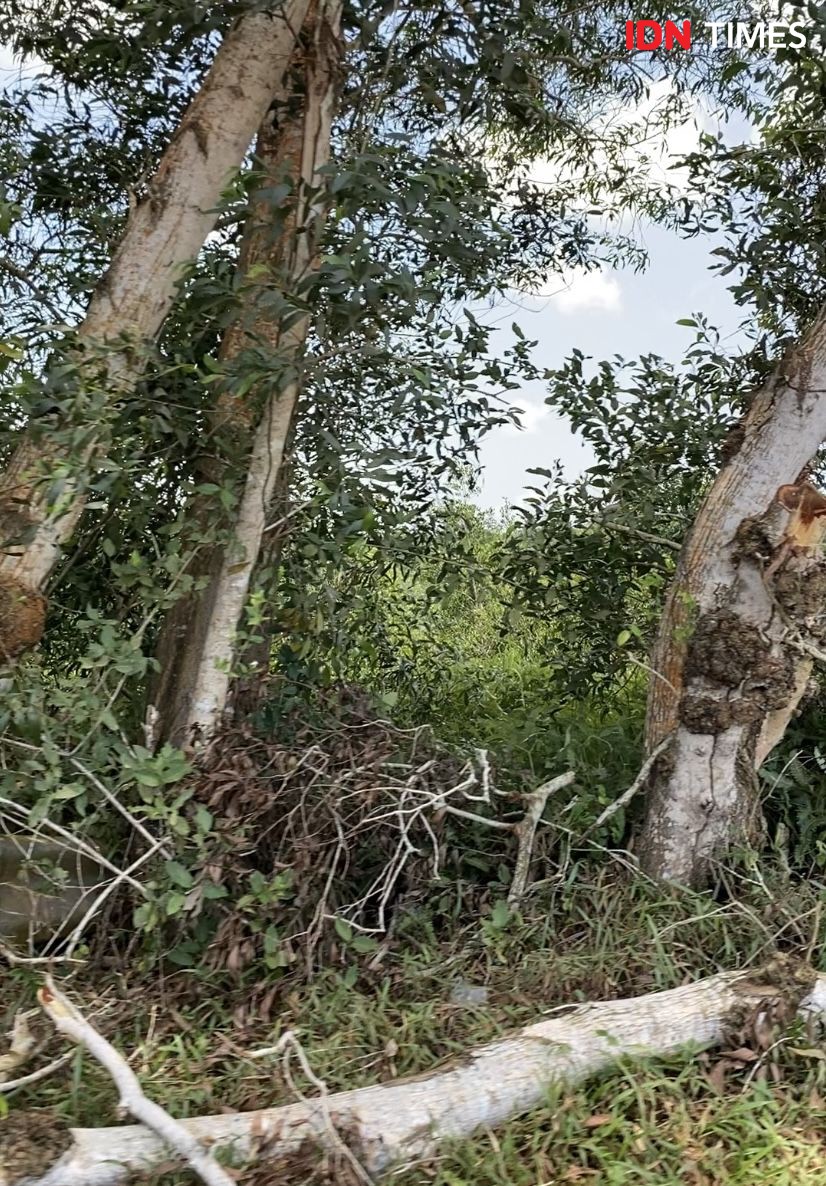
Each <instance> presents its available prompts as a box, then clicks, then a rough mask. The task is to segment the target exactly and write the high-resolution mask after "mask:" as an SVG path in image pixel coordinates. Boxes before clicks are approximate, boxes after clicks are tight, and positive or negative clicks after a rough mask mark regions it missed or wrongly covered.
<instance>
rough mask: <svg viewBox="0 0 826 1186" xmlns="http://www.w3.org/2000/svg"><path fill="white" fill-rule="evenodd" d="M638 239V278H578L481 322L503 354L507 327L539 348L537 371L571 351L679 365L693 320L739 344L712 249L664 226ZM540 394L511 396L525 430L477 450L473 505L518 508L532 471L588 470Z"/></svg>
mask: <svg viewBox="0 0 826 1186" xmlns="http://www.w3.org/2000/svg"><path fill="white" fill-rule="evenodd" d="M641 238H642V241H643V243H644V244H645V246H646V248H647V250H648V252H649V261H650V262H649V265H648V267H647V269H646V270H645V271H644V272H637V273H635V272H633V271H630V270H626V271H610V270H606V271H603V272H598V273H594V274H592V275H590V276H588V277H583V276H577V277H575V278H574V279H573V282H572V283H571V284H570V286H569V287H568V288H565V287H564V286H563V282H562V280H561V279H560V281H559V291H558V294H557V295H556V296H548V297H530V296H523V295H520V294H515V295H514V300H513V302H512V304H510V306H507V305H505V304H502V305H501V306H499V307H498V308H497V309H496V310H495V311H491V313H490V314H489V316H488V317H487V318H484V320H486V321H487V322H488V323H491V322H494V321H496V322H498V321H499V319H500V318H501V319H502V322H501V323H502V329H501V331H500V333H501V337H500V338H499V342H500V344H501V346H502V347H503V348H504V347H505V346H506V345H507V344H508V343H509V342H510V341H511V340H512V333H511V330H510V325H511V322H513V321H516V322H517V324H518V325H520V326H521V328H522V330H523V331H524V333H525V334H526V336H527V337H529V338H530V339H531V340H533V341H537V342H538V343H539V345H538V347H537V349H536V352H535V358H536V361H537V363H538V364H539V365H540V366H543V367H545V366H547V367H554V366H558V365H559V364H560V363H561V362H562V361H563V359H565V358H566V357H567V356H568V355H569V354H570V352H571V351H572V350H573V349H574V348H578V349H580V350H582V351H583V352H584V353H585V354H589V355H591V356H593V357H594V358H596V359H600V358H607V357H610V356H611V355H613V354H622V355H623V356H624V357H626V358H634V357H637V356H638V355H640V354H644V353H657V354H661V355H662V356H663V357H664V358H665V359H668V360H673V361H675V362H676V361H678V360H679V359H680V358H681V357H682V355H683V352H684V350H685V348H686V347H687V346H688V345H689V344H690V342H691V341H692V339H693V336H694V331H693V330H691V329H690V328H687V327H686V326H681V325H677V324H676V322H677V321H678V320H679V319H680V318H685V317H689V316H690V315H691V314H692V313H696V312H702V313H704V314H705V315H706V316H707V317H708V319H709V321H710V322H711V324H712V325H714V326H716V327H717V328H718V329H719V330H720V331H721V332H722V333H723V334H724V335H726V334H731V335H736V330H737V326H738V324H739V322H740V319H741V318H742V310H741V309H738V307H737V306H736V305H735V303H734V301H733V299H732V297H731V296H730V294H729V292H728V291H727V288H726V279H725V278H723V277H720V276H716V275H713V274H712V273H711V272H710V271H709V268H710V265H711V263H712V260H713V257H712V255H711V251H712V249H713V247H714V243H713V242H712V241H711V240H710V239H703V238H695V239H688V240H686V239H680V238H679V237H677V236H676V235H675V234H673V232H670V231H666V230H664V229H662V228H660V227H649V228H647V229H646V228H643V230H642V232H641ZM552 287H553V286H552V285H549V287H548V291H551V290H552ZM544 394H545V393H544V391H543V387H542V384H541V383H539V384H535V385H533V386H528V387H526V388H525V389H524V391H523V392H522V393H520V394H514V396H513V397H512V399H513V404H514V405H515V406H517V407H521V408H523V409H524V410H525V416H524V417H523V421H524V428H523V429H522V430H519V429H516V428H512V427H504V428H500V429H496V430H494V431H493V432H492V433H491V434H490V435H489V436H488V438H487V439H486V441H485V442H484V443H483V446H482V450H481V461H482V465H483V474H482V484H481V488H480V490H479V491H478V493H477V494H476V495H475V496H474V501H475V502H477V503H479V504H481V505H482V506H487V507H501V506H503V505H504V504H506V503H517V502H519V501H520V500H521V497H522V492H523V488H524V486H525V484H526V483H531V482H535V481H536V479H535V478H532V477H531V475H529V474H527V473H526V471H527V470H528V469H529V468H530V467H532V466H539V467H542V468H546V469H547V468H550V464H551V463H552V462H553V461H557V460H559V461H561V462H562V464H563V466H564V468H565V472H566V474H567V476H569V477H573V476H575V475H576V474H578V473H579V472H581V470H582V469H583V468H584V467H585V466H586V465H587V464H588V460H589V457H590V454H589V451H588V449H587V447H586V446H585V445H584V444H583V443H582V442H581V441H579V440H578V439H577V438H576V437H575V436H574V435H573V434H572V432H571V430H570V428H569V426H568V424H567V422H566V421H565V420H564V419H563V418H561V417H560V416H558V415H557V414H556V413H555V412H553V411H552V410H551V409H550V408H548V407H547V406H546V405H545V404H544Z"/></svg>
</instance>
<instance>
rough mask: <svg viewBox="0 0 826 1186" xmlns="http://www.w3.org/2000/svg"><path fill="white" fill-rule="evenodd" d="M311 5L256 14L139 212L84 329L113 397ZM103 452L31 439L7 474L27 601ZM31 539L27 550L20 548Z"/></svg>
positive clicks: (15, 572)
mask: <svg viewBox="0 0 826 1186" xmlns="http://www.w3.org/2000/svg"><path fill="white" fill-rule="evenodd" d="M308 7H309V0H285V3H284V6H283V8H279V9H278V11H276V12H274V13H271V14H267V13H261V12H258V13H252V14H250V15H249V16H246V17H244V18H243V19H242V20H241V21H239V23H238V24H237V26H236V27H235V28H234V29H233V30H232V31H231V32H230V33H228V34H227V37H226V38H225V40H224V42H223V43H222V45H221V47H220V49H219V50H218V53H217V54H216V57H215V61H214V62H213V65H212V67H211V69H210V71H209V73H208V74H207V76H206V78H205V80H204V83H203V86H202V87H201V89H200V91H199V92H198V94H197V95H196V97H195V99H194V100H193V102H192V103H191V104H190V106H189V108H188V110H187V111H186V113H185V115H184V117H183V119H182V121H181V124H180V126H179V128H178V130H177V132H176V134H175V136H174V138H173V140H172V141H171V143H170V145H169V147H168V148H167V150H166V152H165V154H164V156H163V159H162V161H161V163H160V166H159V168H158V171H157V173H156V174H155V176H154V177H153V178H152V180H151V181H150V182H149V184H148V187H147V189H148V193H147V196H146V197H145V198H144V199H143V200H142V201H141V202H140V203H139V204H138V205H137V206H136V207H135V209H134V210H133V211H132V214H131V216H130V218H129V221H128V224H127V227H126V232H125V234H124V237H123V239H122V241H121V243H120V246H119V247H118V249H117V251H116V252H115V255H114V257H113V259H112V263H111V266H110V267H109V270H108V271H107V273H106V275H105V276H104V277H103V279H102V280H101V281H100V283H99V285H98V287H97V289H96V290H95V293H94V295H93V297H92V300H91V302H90V304H89V310H88V313H87V315H86V317H85V319H84V321H83V324H82V325H81V326H80V328H79V330H78V337H79V339H80V342H81V344H82V345H83V346H84V347H85V349H84V358H85V359H86V360H87V361H86V362H84V363H83V366H84V367H87V368H88V374H89V378H90V382H93V383H96V384H97V383H101V382H102V383H103V384H104V385H105V388H106V389H108V390H110V391H111V394H112V398H113V399H114V398H116V397H117V396H119V395H120V394H122V392H123V390H124V389H125V388H128V386H129V385H130V383H132V382H133V381H134V380H135V379H136V378H137V376H138V375H139V373H140V370H141V365H142V363H141V356H142V351H141V348H140V346H141V343H142V342H145V341H147V340H149V339H151V338H152V337H154V335H155V334H157V332H158V330H159V329H160V327H161V325H162V323H163V321H164V319H165V317H166V315H167V313H168V312H169V309H170V308H171V306H172V303H173V300H174V296H175V292H176V286H177V285H178V283H179V281H180V280H181V279H182V276H183V274H184V268H185V265H186V264H187V263H188V262H189V261H191V260H192V259H194V258H195V256H197V254H198V252H199V250H200V249H201V247H202V245H203V243H204V240H205V239H206V237H207V235H208V234H209V232H210V230H211V229H212V228H213V226H214V225H215V220H216V217H217V210H216V207H217V205H218V202H219V199H220V196H221V192H222V190H223V188H224V186H225V185H226V184H227V182H228V181H229V180H230V179H231V178H232V176H233V174H234V173H236V172H237V170H238V168H239V167H240V166H241V164H242V163H243V159H244V155H245V153H246V152H247V150H248V148H249V145H250V143H251V141H252V138H253V136H254V135H255V131H256V128H257V127H258V125H259V124H260V122H261V119H262V118H263V115H264V112H265V111H266V110H267V107H268V105H269V104H270V102H271V100H272V97H273V94H274V93H275V91H276V89H277V87H278V85H279V84H280V82H281V79H282V76H283V74H284V71H285V70H286V68H287V65H288V63H289V61H290V56H291V54H292V50H293V45H294V41H295V31H296V30H297V29H299V28H300V27H301V24H302V22H303V20H304V17H305V15H306V11H307V8H308ZM124 343H126V345H124ZM93 452H94V442H92V443H90V445H89V446H88V447H87V449H86V451H85V455H84V456H83V457H81V458H80V459H79V464H78V459H74V461H72V462H70V461H66V459H64V458H62V457H60V456H59V455H58V454H57V451H56V449H55V447H54V446H53V445H52V446H50V445H49V443H48V441H43V440H39V439H37V438H35V437H31V436H27V437H26V438H24V440H23V441H22V443H21V444H20V446H19V447H18V449H17V451H16V453H15V454H14V456H13V457H12V459H11V461H10V462H9V465H8V466H7V468H6V470H5V472H4V473H3V475H2V476H0V548H2V552H0V575H3V576H4V577H5V578H7V580H8V581H14V582H17V583H18V584H19V586H20V590H21V595H27V596H29V597H30V596H31V594H32V592H33V591H34V590H36V589H38V588H39V587H40V586H41V585H42V583H43V581H44V580H45V578H46V577H47V576H48V575H49V573H50V571H51V569H52V568H53V567H54V565H55V563H56V561H57V559H58V557H59V554H60V547H61V544H62V543H64V542H65V541H66V539H68V537H69V536H70V535H71V534H72V532H73V530H74V527H75V525H76V523H77V520H78V517H79V516H80V514H81V512H82V509H83V505H84V498H83V489H82V480H81V479H80V478H79V476H78V470H79V468H82V467H83V465H84V463H87V462H88V461H89V460H90V458H91V457H92V455H93ZM62 466H65V468H66V471H67V472H68V474H69V476H70V481H69V482H68V483H67V486H66V488H65V489H64V493H63V496H62V498H61V502H60V506H59V507H58V508H54V507H50V506H49V505H48V503H47V497H46V487H47V486H48V484H49V483H48V482H44V477H45V476H46V475H54V474H55V473H56V472H57V471H58V470H60V469H61V467H62ZM21 537H22V540H23V542H21V543H20V544H19V546H14V544H13V542H12V543H10V544H9V543H8V541H14V540H15V539H17V538H21Z"/></svg>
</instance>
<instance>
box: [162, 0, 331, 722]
mask: <svg viewBox="0 0 826 1186" xmlns="http://www.w3.org/2000/svg"><path fill="white" fill-rule="evenodd" d="M340 20H341V4H340V0H317V3H313V4H312V5H311V7H310V11H309V13H308V16H307V20H306V23H305V27H304V29H303V30H302V34H301V38H300V42H299V45H298V47H297V49H296V54H295V59H294V61H293V64H292V67H293V68H292V70H291V71H290V72H288V78H290V79H291V82H292V86H293V91H292V93H291V94H290V93H287V94H285V96H284V99H283V102H281V103H279V105H278V110H277V112H276V122H275V123H273V122H272V121H271V120H268V121H267V122H266V123H265V125H264V127H263V128H262V130H261V133H260V135H259V141H258V154H259V158H260V162H261V165H262V167H263V168H264V170H265V179H264V183H263V185H262V188H261V191H260V192H261V196H260V197H259V199H258V200H257V201H256V202H255V205H254V208H253V210H252V212H251V215H250V223H249V225H248V228H247V236H246V242H245V247H244V251H243V253H242V258H241V261H240V263H239V267H240V269H241V271H242V272H246V273H247V274H248V276H249V282H248V284H247V285H246V287H245V289H244V291H243V294H242V309H241V314H240V316H239V319H238V320H237V322H236V323H235V324H234V325H233V326H232V327H231V328H230V330H229V331H228V332H227V334H226V336H225V338H224V341H223V343H222V348H221V356H222V360H223V361H224V362H225V363H227V364H229V363H233V362H234V363H236V364H237V363H238V361H239V360H241V359H243V357H244V355H245V353H246V352H253V351H255V350H257V349H259V350H260V347H261V346H262V345H263V346H264V348H265V349H266V351H267V353H268V355H269V357H270V359H271V361H270V362H269V366H270V367H271V374H270V375H269V376H268V377H267V380H266V382H267V383H268V385H269V394H268V395H267V398H266V401H265V405H264V410H263V413H262V414H261V416H260V419H259V421H258V424H257V425H256V427H255V429H254V431H253V432H252V438H251V442H250V446H249V454H248V460H247V472H246V476H245V481H244V486H243V490H242V492H241V495H240V501H239V505H238V509H237V512H236V516H235V520H234V523H233V541H232V543H231V544H229V545H215V546H213V547H211V548H209V549H208V551H207V553H206V554H205V555H204V556H203V557H202V559H201V572H202V574H203V575H205V576H206V578H207V583H206V587H205V588H203V590H202V591H201V592H200V594H197V593H196V594H194V595H192V596H191V597H187V598H184V599H182V600H181V601H180V602H178V603H177V604H176V605H175V606H174V607H173V609H172V610H171V612H170V614H169V615H168V617H167V621H166V622H165V624H164V628H163V631H162V636H161V640H160V644H159V648H158V653H157V657H158V660H159V664H160V668H161V674H160V678H159V683H158V686H157V688H156V689H155V690H154V695H153V700H154V708H155V710H156V712H157V714H158V720H159V729H160V736H161V737H162V738H164V739H166V740H172V741H173V742H175V743H177V744H185V743H187V742H190V741H192V740H193V739H196V738H205V737H208V736H210V735H211V734H213V733H214V732H215V730H216V728H217V727H218V726H219V725H220V723H221V720H222V718H223V714H224V711H225V708H226V703H227V696H228V691H229V687H230V680H231V666H232V663H233V660H234V658H235V636H236V631H237V628H238V625H239V623H240V621H241V617H242V614H243V610H244V606H245V604H246V600H247V595H248V593H249V588H250V581H251V578H252V573H253V570H254V568H255V565H256V562H257V559H258V556H259V553H260V550H261V545H262V541H263V539H264V532H265V529H266V527H267V522H268V518H269V514H270V508H271V506H272V503H273V495H274V492H275V489H276V483H277V481H278V477H279V473H280V471H281V465H282V462H283V459H284V453H285V447H286V443H287V440H288V438H289V435H290V430H291V427H292V422H293V416H294V413H295V406H296V402H297V399H298V396H299V393H300V389H301V379H300V374H301V354H302V350H303V347H304V343H305V340H306V336H307V331H308V327H309V317H308V315H306V314H303V313H299V314H298V315H296V313H295V311H294V310H293V311H292V315H291V317H290V319H289V321H288V323H287V325H286V327H285V326H284V325H282V324H281V323H280V321H279V320H277V319H274V318H273V315H272V313H271V312H270V311H269V310H268V307H267V303H266V300H265V299H264V300H261V299H260V298H261V297H264V298H266V295H267V293H269V292H271V291H272V289H273V288H274V287H275V288H280V289H281V290H282V291H284V292H286V293H287V294H290V295H292V296H294V297H295V296H298V308H299V309H300V301H301V293H302V291H303V290H304V289H306V286H307V282H308V281H309V280H310V278H311V276H312V273H313V271H314V269H315V267H316V264H317V240H318V235H319V232H320V229H321V226H322V224H323V219H324V216H325V213H326V206H327V197H326V186H325V185H324V182H323V177H322V176H320V170H321V169H322V168H323V167H324V166H325V165H326V164H327V162H328V160H329V154H330V131H331V124H332V118H333V114H334V108H335V103H336V98H337V93H338V87H337V82H338V74H339V68H340V60H341V50H342V43H341V38H340ZM285 172H286V174H287V175H288V177H289V179H290V180H291V182H292V186H293V191H294V192H293V195H292V197H291V206H290V209H289V214H288V216H287V217H285V218H284V219H283V220H282V222H281V225H280V226H279V228H278V232H277V233H275V232H274V230H273V225H274V222H275V219H274V215H275V211H274V209H273V206H272V201H271V198H270V197H269V192H270V191H271V190H272V188H273V187H274V186H275V185H276V184H277V183H278V182H279V181H283V180H284V175H285ZM253 265H254V266H253ZM251 365H253V366H255V365H256V363H255V360H254V358H253V357H251ZM259 365H260V364H259ZM272 376H274V379H273V377H272ZM258 394H259V393H258V392H257V391H256V389H255V388H254V389H253V390H252V392H251V393H249V394H248V395H246V396H245V397H244V399H243V400H240V401H239V400H233V399H231V398H230V397H228V396H224V397H222V399H221V400H220V402H219V404H218V409H217V419H218V425H219V428H223V429H226V428H227V427H229V428H231V429H232V430H233V431H234V432H236V435H240V436H243V435H245V434H247V433H248V432H249V428H250V424H249V418H250V408H251V407H252V406H254V404H255V402H256V395H258ZM209 513H212V514H214V509H212V510H211V512H210V511H209V510H208V509H207V508H206V507H205V505H204V504H203V503H201V504H200V505H199V504H197V503H196V504H193V505H192V506H191V508H190V511H189V514H190V516H191V518H192V519H193V520H194V521H196V522H198V521H199V520H203V519H204V516H205V515H206V514H209Z"/></svg>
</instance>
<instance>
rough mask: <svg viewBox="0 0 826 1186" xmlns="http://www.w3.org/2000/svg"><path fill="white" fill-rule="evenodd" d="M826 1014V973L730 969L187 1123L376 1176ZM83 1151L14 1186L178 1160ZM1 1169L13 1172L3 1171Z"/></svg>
mask: <svg viewBox="0 0 826 1186" xmlns="http://www.w3.org/2000/svg"><path fill="white" fill-rule="evenodd" d="M798 1009H799V1010H800V1011H801V1012H803V1013H804V1014H805V1013H808V1014H819V1015H822V1014H823V1013H824V1011H826V976H815V974H814V972H812V971H811V970H809V969H808V968H804V967H800V968H794V967H793V966H791V965H790V964H787V963H785V962H784V961H778V962H777V963H776V964H775V965H773V966H770V967H768V968H766V969H764V970H763V971H762V972H759V973H755V974H754V975H753V976H749V975H747V974H744V973H724V974H722V975H719V976H713V977H711V978H710V979H708V980H701V981H699V982H698V983H696V984H691V985H684V986H682V987H681V988H675V989H671V990H670V991H668V992H659V993H654V994H652V995H651V996H647V997H638V998H634V999H630V1000H621V1001H610V1002H590V1003H588V1004H584V1005H579V1006H575V1007H571V1008H570V1011H568V1012H566V1013H564V1014H562V1015H561V1016H555V1017H550V1018H545V1019H544V1020H542V1021H539V1022H536V1023H534V1024H532V1025H529V1026H526V1027H525V1028H524V1029H522V1030H519V1031H517V1032H516V1033H514V1034H512V1035H510V1036H509V1037H505V1038H502V1039H500V1040H498V1041H496V1042H493V1043H491V1044H489V1045H487V1046H482V1047H480V1048H479V1049H477V1050H475V1051H471V1052H470V1053H469V1054H468V1055H467V1056H466V1057H465V1058H464V1060H463V1061H462V1062H461V1063H457V1064H456V1065H453V1066H449V1067H445V1068H442V1069H441V1070H437V1071H434V1072H432V1073H431V1074H429V1075H420V1076H417V1077H416V1078H413V1079H404V1080H397V1081H394V1082H391V1083H383V1084H376V1085H374V1086H370V1087H363V1088H359V1089H356V1090H353V1091H344V1092H340V1093H339V1094H336V1095H329V1096H324V1095H322V1096H321V1098H319V1099H312V1100H303V1101H302V1102H300V1103H295V1104H289V1105H287V1106H286V1107H280V1108H268V1109H263V1110H260V1111H255V1112H242V1113H236V1114H234V1115H232V1114H230V1115H217V1116H203V1117H198V1118H196V1119H188V1120H183V1121H181V1124H182V1125H183V1126H184V1127H185V1128H186V1129H187V1130H188V1131H189V1132H190V1133H192V1134H193V1135H194V1136H196V1137H198V1138H200V1139H201V1140H202V1141H204V1142H205V1143H207V1144H209V1145H210V1147H211V1148H213V1149H224V1150H230V1149H231V1150H232V1153H233V1155H234V1156H235V1157H237V1158H239V1159H240V1158H243V1159H253V1160H255V1161H257V1162H258V1163H264V1164H266V1165H267V1166H268V1167H270V1168H271V1172H272V1175H273V1177H272V1180H273V1181H278V1180H279V1176H278V1174H279V1164H280V1163H282V1162H283V1161H284V1159H286V1158H289V1157H290V1156H291V1155H292V1156H295V1155H296V1154H301V1155H302V1156H304V1157H305V1158H307V1164H308V1166H310V1165H312V1159H313V1156H314V1154H318V1155H320V1154H321V1153H322V1151H324V1152H327V1153H331V1154H333V1155H335V1154H337V1153H338V1154H341V1153H342V1150H343V1149H344V1148H345V1147H346V1149H347V1150H348V1153H349V1156H350V1157H355V1158H356V1159H357V1160H358V1161H359V1162H360V1164H361V1166H362V1167H363V1169H364V1170H366V1172H367V1173H368V1174H371V1175H376V1174H380V1173H383V1172H385V1171H386V1170H387V1169H389V1168H390V1167H391V1166H392V1165H393V1163H394V1162H398V1161H400V1160H409V1159H411V1158H416V1159H418V1158H422V1157H427V1156H430V1155H432V1154H433V1153H434V1152H436V1150H437V1148H438V1146H439V1143H440V1142H441V1141H444V1140H446V1139H456V1138H462V1137H469V1136H471V1135H472V1134H473V1133H474V1132H476V1131H478V1130H480V1129H488V1128H495V1127H497V1126H498V1125H501V1124H503V1123H505V1122H506V1121H508V1120H510V1119H511V1118H512V1117H515V1116H518V1115H521V1114H523V1113H525V1112H528V1111H530V1110H531V1109H532V1108H535V1107H537V1106H539V1105H540V1104H541V1103H542V1101H543V1099H545V1098H546V1093H547V1090H548V1087H549V1086H551V1085H555V1084H556V1085H560V1084H561V1085H564V1084H574V1083H579V1082H581V1081H582V1080H584V1079H586V1078H588V1077H589V1076H591V1075H594V1074H596V1073H598V1072H600V1071H603V1070H605V1069H606V1068H609V1067H611V1066H612V1065H613V1064H615V1063H616V1062H617V1060H619V1059H621V1058H624V1057H629V1056H630V1057H636V1058H639V1057H640V1056H650V1055H660V1056H663V1055H671V1054H674V1053H677V1052H679V1051H680V1050H682V1049H683V1048H684V1047H686V1046H689V1045H690V1046H692V1047H693V1048H694V1049H696V1048H697V1047H700V1048H702V1047H708V1046H713V1045H717V1044H719V1043H721V1042H722V1041H724V1040H725V1039H726V1038H727V1037H728V1035H729V1034H731V1033H733V1032H734V1031H735V1030H737V1029H739V1028H740V1027H741V1026H742V1024H743V1020H744V1017H748V1016H749V1015H751V1014H753V1013H754V1012H756V1011H758V1010H759V1011H760V1012H761V1014H762V1015H763V1016H765V1017H767V1018H769V1019H772V1020H776V1021H781V1022H782V1021H784V1020H789V1019H790V1018H791V1017H793V1016H794V1014H795V1012H796V1011H797V1010H798ZM72 1136H73V1139H74V1145H73V1146H72V1147H71V1148H70V1149H69V1151H68V1152H67V1153H66V1154H65V1155H64V1157H63V1158H61V1160H60V1161H59V1162H58V1163H56V1164H55V1165H54V1166H53V1167H52V1168H51V1169H50V1170H48V1171H47V1172H46V1173H44V1174H42V1176H28V1177H17V1178H16V1179H11V1180H10V1183H9V1186H116V1184H118V1183H122V1182H124V1181H126V1179H127V1177H128V1176H129V1174H130V1173H133V1172H134V1173H146V1172H148V1171H150V1170H151V1169H152V1168H153V1167H155V1166H157V1165H158V1164H159V1163H161V1162H163V1161H164V1160H165V1159H166V1158H167V1157H168V1155H169V1152H168V1150H167V1149H166V1148H165V1147H164V1146H163V1145H162V1144H161V1143H160V1142H159V1141H158V1139H157V1137H155V1136H154V1135H153V1134H152V1133H151V1132H150V1131H149V1130H148V1129H147V1128H144V1127H143V1126H142V1125H128V1126H123V1127H120V1128H99V1129H74V1130H73V1131H72ZM0 1170H2V1166H1V1165H0Z"/></svg>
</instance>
